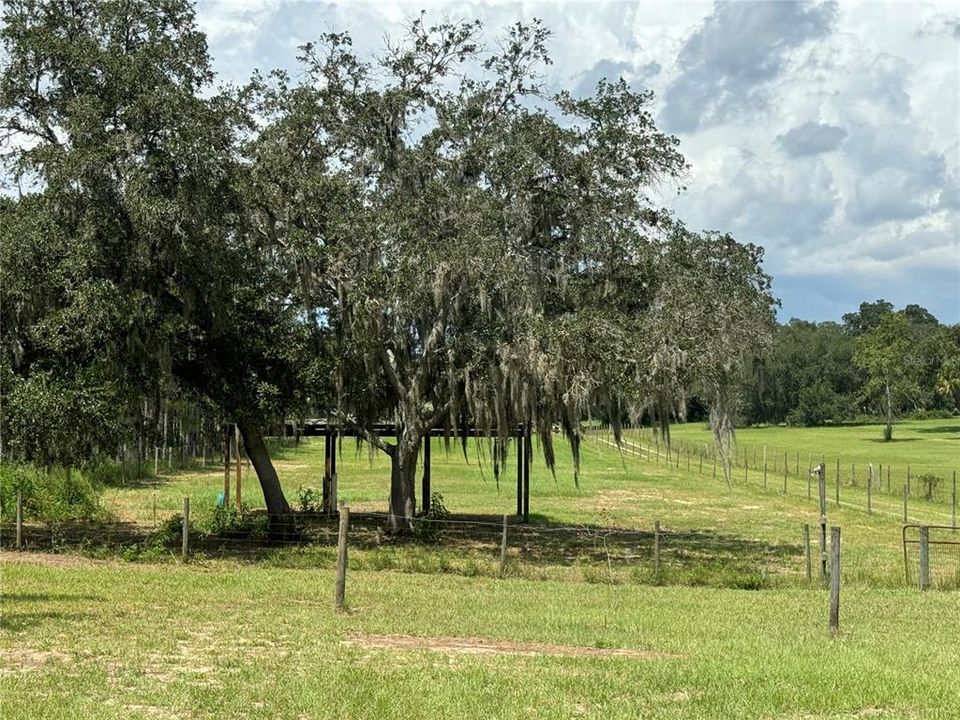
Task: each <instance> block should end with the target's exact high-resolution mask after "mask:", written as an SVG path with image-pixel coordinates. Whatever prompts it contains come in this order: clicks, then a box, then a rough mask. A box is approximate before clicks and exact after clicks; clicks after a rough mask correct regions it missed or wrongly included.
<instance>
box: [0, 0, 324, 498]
mask: <svg viewBox="0 0 960 720" xmlns="http://www.w3.org/2000/svg"><path fill="white" fill-rule="evenodd" d="M3 20H4V23H3V28H2V30H0V41H2V44H3V48H4V52H5V55H6V62H5V64H4V67H3V72H2V75H0V112H2V115H0V127H2V129H3V131H4V132H5V133H6V135H5V147H6V153H5V160H6V162H7V168H8V170H9V172H10V173H11V176H12V177H13V178H14V179H15V180H16V181H17V182H18V183H19V184H20V187H21V188H22V190H21V192H22V195H21V197H20V198H18V199H17V200H15V201H13V205H14V206H15V207H14V208H13V214H14V217H15V221H14V222H15V224H16V227H15V226H14V225H12V224H6V223H5V225H4V232H3V236H2V247H3V256H4V258H5V259H10V258H14V257H16V258H17V260H16V265H15V266H12V267H14V268H15V271H16V275H17V277H18V278H19V284H17V283H14V284H13V285H12V286H11V285H8V284H6V283H5V284H4V290H3V292H4V297H3V313H4V318H3V320H4V324H3V332H4V347H5V349H7V350H6V354H5V361H9V362H10V367H11V368H12V372H13V375H14V377H15V380H14V382H15V386H21V385H22V386H23V387H40V388H42V387H44V386H45V383H46V385H49V383H48V382H47V381H46V380H44V378H50V377H56V378H57V382H58V383H60V384H63V383H66V384H67V385H69V386H71V387H73V386H76V387H78V388H79V387H82V388H86V392H85V393H83V395H82V396H83V397H93V398H97V401H98V402H104V403H116V404H117V406H118V407H123V406H124V402H123V401H124V400H127V401H128V402H127V405H129V404H130V403H133V405H134V406H135V408H137V410H138V411H139V409H140V408H141V407H142V403H141V398H148V399H150V400H151V402H150V412H151V413H152V415H153V416H152V417H151V418H149V421H148V422H149V424H151V425H152V426H154V427H155V426H156V423H157V419H158V414H159V408H160V406H161V402H160V401H161V399H162V396H163V395H165V394H167V393H175V392H183V393H188V394H189V393H194V394H196V395H197V396H199V397H204V398H209V399H210V400H212V401H213V402H215V403H216V405H217V406H218V407H219V408H220V410H221V411H222V412H223V414H224V415H227V416H228V417H230V418H231V419H235V420H236V422H237V423H238V425H239V426H240V429H241V432H242V433H243V435H244V439H245V441H246V447H247V450H248V452H249V453H250V456H251V459H252V461H253V464H254V467H255V468H256V470H257V474H258V477H259V478H260V482H261V486H262V488H263V491H264V497H265V499H266V503H267V508H268V510H269V511H270V512H271V513H272V514H283V513H287V512H289V506H288V505H287V501H286V499H285V498H284V496H283V493H282V491H281V490H280V486H279V482H278V479H277V476H276V473H275V471H274V470H273V466H272V464H271V462H270V458H269V455H268V454H267V452H266V449H265V447H264V444H263V440H262V430H263V427H264V422H265V420H266V419H268V418H271V419H272V418H274V417H276V416H277V415H278V414H279V413H280V412H281V411H282V409H283V408H285V407H286V406H288V405H289V404H290V403H291V402H293V401H294V400H295V395H296V393H297V388H298V386H299V383H298V382H297V372H298V368H299V367H302V365H301V363H299V361H298V360H297V359H296V358H297V355H298V353H299V352H300V350H301V348H303V347H305V343H306V340H307V338H308V337H309V335H310V333H311V332H312V329H311V328H309V327H306V326H304V325H303V324H302V323H300V322H299V320H298V317H299V316H298V312H297V308H295V307H294V306H293V305H291V303H290V301H289V293H288V292H287V289H286V287H285V286H284V284H283V282H282V281H283V279H284V277H285V276H284V275H283V274H282V273H279V272H276V266H275V265H274V264H272V263H271V262H270V259H271V258H270V256H269V255H266V254H263V253H260V252H259V249H258V246H257V243H256V239H255V237H254V236H253V234H252V233H251V232H250V224H249V222H248V220H247V214H246V212H245V204H244V197H243V192H242V188H243V186H244V176H245V173H246V172H247V170H246V168H245V167H244V166H242V165H241V164H240V163H239V162H238V158H237V153H236V149H237V144H238V141H239V139H240V138H241V137H242V134H243V133H244V131H245V129H246V128H249V127H250V120H249V117H248V115H247V112H246V109H245V108H244V106H243V104H242V103H241V102H240V100H241V99H242V98H240V97H238V96H237V95H235V94H231V93H216V92H213V91H212V89H211V82H212V79H213V73H212V71H211V69H210V61H209V57H208V55H207V48H206V43H205V39H204V37H203V35H202V34H201V33H200V32H199V31H198V30H197V28H196V25H195V21H194V14H193V8H192V6H191V5H190V3H188V2H182V1H178V0H174V1H172V2H167V1H164V2H160V1H159V0H158V1H156V2H140V3H129V2H120V1H106V2H84V1H82V0H80V1H77V2H50V3H37V2H32V1H29V0H16V1H14V2H10V3H7V4H6V5H5V12H4V18H3ZM25 230H26V232H25ZM24 249H29V253H27V254H25V255H24V254H22V251H23V250H24ZM31 282H32V285H33V286H32V287H31V286H30V285H31ZM16 397H18V395H17V394H16V393H15V394H14V398H16ZM24 397H42V395H38V394H37V393H36V392H33V393H25V394H24ZM14 402H16V400H14ZM24 412H26V413H27V414H28V415H30V414H32V413H33V412H34V410H30V409H25V410H24ZM83 421H84V416H83V415H82V414H76V415H74V416H73V422H74V423H76V424H77V427H79V428H82V429H83V431H86V430H88V429H89V428H92V427H95V426H94V425H91V424H88V423H85V422H83ZM82 449H83V452H80V449H79V448H75V450H76V452H73V457H74V459H76V458H80V457H83V454H84V453H85V452H87V451H90V450H92V449H93V444H92V440H90V439H88V440H87V441H86V443H85V445H84V447H83V448H82ZM26 456H27V457H31V452H30V451H28V452H26ZM64 460H65V458H64Z"/></svg>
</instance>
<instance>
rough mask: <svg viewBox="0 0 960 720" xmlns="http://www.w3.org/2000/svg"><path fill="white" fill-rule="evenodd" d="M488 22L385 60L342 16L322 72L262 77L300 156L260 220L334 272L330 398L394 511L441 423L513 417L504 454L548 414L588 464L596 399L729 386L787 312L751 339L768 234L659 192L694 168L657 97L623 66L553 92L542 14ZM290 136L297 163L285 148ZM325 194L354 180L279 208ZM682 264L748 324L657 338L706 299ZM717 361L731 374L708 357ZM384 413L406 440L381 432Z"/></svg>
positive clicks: (617, 401)
mask: <svg viewBox="0 0 960 720" xmlns="http://www.w3.org/2000/svg"><path fill="white" fill-rule="evenodd" d="M479 32H480V28H479V24H477V23H452V24H440V25H436V26H433V27H428V26H427V25H425V24H424V22H423V20H422V18H421V19H418V20H416V21H414V22H413V23H412V25H411V28H410V31H409V33H408V35H407V36H406V37H405V38H403V39H402V40H401V41H400V42H399V43H397V44H390V45H388V47H387V50H386V53H385V54H384V55H383V56H381V57H378V58H374V59H373V60H372V61H370V62H366V61H364V60H362V59H360V58H358V57H357V56H356V55H354V53H353V52H352V49H351V44H350V39H349V37H348V36H346V35H343V34H330V35H327V36H325V37H324V38H322V40H321V42H320V43H319V44H316V45H307V46H305V47H304V49H303V50H304V51H303V56H302V60H303V62H304V64H305V69H306V72H305V73H304V77H305V78H306V80H305V82H304V83H302V84H300V85H298V86H296V87H291V86H290V85H289V81H288V79H287V77H286V76H285V75H284V74H282V73H275V74H273V76H272V78H268V80H267V82H266V83H265V88H264V90H263V97H264V98H265V102H266V104H267V105H268V108H269V109H268V112H267V113H266V115H267V116H268V117H269V118H270V122H269V125H268V126H267V127H266V128H265V129H264V131H263V133H262V136H261V137H262V138H263V140H264V141H263V142H258V143H255V146H256V147H255V148H254V151H255V152H257V153H265V154H267V155H272V156H274V157H276V158H278V159H277V160H276V162H273V163H271V165H270V167H272V168H277V169H278V172H277V173H276V175H275V176H273V177H266V176H264V177H263V178H262V180H264V181H265V182H266V183H267V184H268V187H269V188H271V189H270V190H269V191H267V192H265V193H263V196H264V197H274V198H276V199H277V201H276V204H275V206H274V207H270V208H263V213H262V221H263V223H264V225H265V226H266V227H267V228H269V230H270V231H271V232H273V231H278V232H277V235H276V242H277V245H279V246H281V247H282V248H283V249H282V250H280V251H279V252H281V253H285V254H288V255H289V257H290V258H291V261H292V262H293V264H294V265H296V266H297V268H298V269H299V270H298V272H299V273H300V274H301V275H304V274H306V276H307V277H308V280H307V282H305V283H304V284H305V285H308V286H310V287H312V288H315V289H317V293H316V294H315V295H313V298H314V302H316V303H318V305H316V306H314V307H313V308H312V312H314V313H315V315H316V316H317V317H322V318H323V322H324V323H326V324H328V326H329V327H330V330H331V337H333V338H335V339H336V352H335V356H336V358H337V362H338V373H337V377H338V381H337V386H338V395H337V401H336V403H335V406H334V407H333V408H332V410H333V411H334V412H335V413H336V414H337V417H339V418H340V421H341V422H343V423H345V424H348V425H350V426H352V427H353V428H355V429H356V430H358V431H359V432H360V433H362V435H363V437H364V438H365V439H366V440H367V441H368V442H369V443H370V444H371V446H372V447H375V448H377V449H379V450H381V451H383V452H384V453H386V454H387V455H389V456H390V458H391V464H392V480H391V493H390V523H391V526H392V527H393V528H394V529H399V528H402V527H403V526H405V525H406V524H408V523H409V522H410V520H411V518H412V517H413V513H414V511H415V507H416V502H415V497H414V482H413V479H414V478H413V473H414V469H415V467H416V462H417V455H418V453H419V448H420V445H421V443H422V439H423V437H424V436H425V435H426V433H427V432H428V431H429V429H430V428H431V427H432V426H434V425H437V424H441V425H443V426H445V427H446V428H447V429H448V431H449V432H450V433H451V434H457V433H460V434H461V436H462V432H461V430H462V429H463V428H464V426H466V425H468V424H474V425H477V426H478V427H482V428H486V429H488V430H491V431H495V432H496V433H497V436H498V437H497V438H496V440H495V442H494V443H493V446H492V457H493V465H494V471H495V473H496V472H498V470H499V467H500V465H501V464H502V462H503V460H504V459H505V457H506V451H507V447H508V446H509V438H510V436H511V435H512V434H513V429H514V428H515V427H516V426H517V424H518V423H523V424H524V426H525V427H527V428H532V429H535V430H536V431H537V435H538V438H539V440H540V443H541V445H542V448H543V451H544V457H545V461H546V463H547V465H548V466H549V467H551V468H552V467H553V462H554V448H553V428H554V426H555V425H558V426H560V427H561V428H562V430H563V432H564V434H565V435H566V437H567V438H568V440H569V441H570V444H571V447H572V450H573V455H574V460H575V466H576V465H577V463H578V461H579V439H580V436H579V424H580V420H581V418H583V417H585V416H586V415H587V414H588V413H589V412H590V409H591V408H592V407H596V406H597V404H598V403H602V404H607V405H610V406H617V407H625V406H626V405H627V404H635V405H638V406H639V405H647V406H648V405H651V404H652V403H656V407H657V408H663V407H667V406H668V405H670V404H672V403H674V402H675V398H674V396H675V395H676V394H677V393H680V392H682V391H683V388H684V387H685V386H686V385H688V384H690V383H693V382H701V383H704V384H706V383H708V382H709V384H710V388H711V390H712V391H713V392H714V395H712V396H711V397H712V399H715V398H719V397H720V395H719V393H720V392H721V390H722V392H723V393H729V392H732V390H730V385H731V383H732V382H733V378H734V377H735V367H736V366H737V364H738V362H739V360H740V359H741V358H742V357H743V355H744V354H748V353H749V352H750V350H751V349H752V348H753V347H754V345H755V343H754V342H753V340H755V339H756V338H757V337H762V336H763V335H764V328H765V327H766V325H763V324H760V325H757V324H755V323H754V320H755V319H756V315H755V314H753V313H752V312H750V311H749V310H748V311H746V312H745V313H744V316H743V319H742V320H741V322H742V326H741V327H742V330H743V332H742V333H740V334H739V335H737V334H736V333H735V332H733V329H734V328H733V325H732V324H731V323H730V322H729V317H731V316H732V315H733V314H736V313H737V312H739V311H740V310H741V309H743V308H741V305H740V303H741V302H744V301H747V302H750V303H753V306H752V307H756V308H757V309H758V310H759V311H762V312H761V313H760V314H761V315H763V313H765V315H763V320H764V322H766V321H768V320H769V318H770V317H771V315H770V302H771V298H770V297H769V295H768V290H769V279H768V278H766V276H765V275H763V274H762V272H761V271H760V270H759V253H758V252H757V251H756V249H751V250H749V251H748V252H747V253H746V255H745V256H743V257H745V258H746V260H747V262H746V263H745V264H744V262H743V257H741V255H739V254H738V253H740V248H739V246H737V244H736V243H734V242H733V241H732V239H730V238H729V237H726V236H722V237H721V236H709V237H707V236H704V237H703V238H697V237H695V236H693V235H691V234H689V233H687V232H686V231H685V230H683V229H682V228H680V226H679V225H678V224H677V223H675V222H674V221H673V220H672V219H671V218H670V217H669V216H668V215H666V214H665V213H663V212H661V211H658V210H656V209H655V208H654V207H653V205H652V203H651V202H650V201H649V200H648V199H647V198H646V196H645V195H644V189H645V188H649V187H651V186H652V185H653V184H655V183H657V182H659V181H661V180H664V179H669V178H676V177H677V176H678V175H679V174H680V173H681V172H682V171H683V170H684V167H685V166H684V163H683V159H682V157H681V156H680V155H679V153H678V152H677V151H676V144H677V141H676V140H675V139H674V138H671V137H669V136H666V135H664V134H662V133H660V132H659V131H657V129H656V127H655V126H654V123H653V119H652V116H651V114H650V112H649V106H650V103H651V96H650V95H649V94H648V93H637V92H634V91H632V90H631V89H630V88H629V87H628V86H627V85H626V83H624V82H622V81H621V82H617V83H607V82H601V83H600V85H599V86H598V88H597V91H596V94H595V95H594V96H592V97H588V98H583V99H574V98H572V97H571V96H569V95H567V94H565V93H560V94H557V95H553V96H547V95H545V94H544V93H542V92H541V89H540V87H539V85H538V82H537V76H536V73H537V68H538V66H540V65H542V64H543V63H546V62H548V61H549V58H548V56H547V53H546V50H545V41H546V39H547V33H546V31H545V30H544V29H543V28H542V27H541V26H540V25H539V24H537V23H534V24H532V25H529V26H524V25H517V26H514V27H512V28H510V29H509V30H508V32H507V33H506V35H505V37H504V38H503V39H502V41H501V42H500V43H499V48H500V49H499V51H498V52H496V53H494V54H491V55H487V54H482V53H481V51H480V50H479V46H478V37H479ZM468 68H469V70H470V71H469V72H467V69H468ZM290 148H296V156H297V159H296V160H294V161H292V162H286V161H284V160H282V159H280V158H281V157H282V156H283V155H284V153H288V152H289V149H290ZM280 188H285V189H286V191H285V192H282V193H281V192H279V189H280ZM316 193H320V194H321V195H323V196H324V197H326V198H327V199H331V198H339V199H338V200H336V201H334V202H333V203H332V204H331V205H330V206H332V207H335V208H336V212H335V213H325V212H316V211H313V212H309V211H307V209H306V208H303V209H302V210H301V209H300V204H299V202H298V201H294V203H293V212H292V218H293V220H292V221H291V220H289V219H288V216H287V215H285V214H283V213H282V212H280V210H281V208H282V207H283V200H282V198H283V197H284V196H288V197H291V196H292V197H294V198H299V197H306V196H311V195H314V194H316ZM680 238H685V239H687V243H686V245H684V247H685V248H687V249H688V250H691V254H690V255H686V254H685V253H684V252H683V251H681V249H680V248H679V243H680ZM291 248H292V249H293V252H290V250H291ZM694 249H695V250H696V252H693V250H694ZM318 268H320V270H318ZM681 268H682V269H684V270H685V271H686V275H685V277H687V278H697V279H699V280H701V281H702V283H701V284H704V283H707V281H708V280H709V281H710V282H709V283H707V284H709V285H710V287H711V288H712V289H715V290H717V291H718V295H720V296H723V297H726V298H728V299H726V300H722V301H718V302H716V303H714V306H713V308H712V310H713V314H712V315H711V317H712V318H713V319H714V320H716V319H718V318H721V317H722V318H724V320H725V323H724V325H723V328H729V329H730V330H731V332H715V331H716V330H717V328H716V327H711V328H709V332H708V331H707V330H708V328H706V327H705V326H704V325H703V324H701V325H699V326H698V329H699V330H702V331H703V332H701V333H700V334H699V335H698V336H692V338H693V339H692V340H691V341H690V342H689V343H687V344H685V345H683V346H682V348H679V349H678V348H675V347H673V346H672V345H670V343H667V344H663V343H661V345H660V349H659V350H658V348H657V343H660V341H663V340H664V339H665V338H667V337H668V336H669V335H670V334H671V333H674V332H675V331H676V327H675V326H671V325H670V319H671V318H674V319H675V318H676V317H678V316H679V315H680V314H685V315H687V316H690V317H694V316H696V315H697V312H698V308H699V304H700V302H701V301H700V299H699V297H698V295H697V293H696V291H695V289H692V288H691V287H690V286H689V285H684V284H683V283H679V282H672V281H669V279H670V278H671V277H673V276H674V274H675V271H679V270H680V269H681ZM744 280H746V281H747V283H748V288H747V289H745V290H744V291H743V292H733V293H728V292H727V291H729V290H731V289H739V285H738V284H739V283H742V282H744ZM667 306H669V307H670V308H671V314H670V315H669V316H668V315H667V313H665V312H660V311H658V309H659V308H665V307H667ZM691 322H692V321H691ZM751 333H752V337H747V336H748V335H750V334H751ZM705 338H710V339H712V340H714V341H717V340H718V339H720V338H722V339H723V342H718V343H717V344H716V345H715V346H711V345H710V344H709V343H705V342H704V339H705ZM734 338H736V339H737V340H742V341H743V342H741V343H740V344H739V345H737V346H736V347H733V345H734V344H735V342H734ZM680 352H682V353H687V358H686V359H685V360H684V362H683V363H680V364H677V365H676V367H671V366H670V362H671V361H670V359H669V356H671V355H676V354H677V353H680ZM721 355H722V356H723V357H722V359H721V358H720V356H721ZM716 362H719V363H721V364H722V365H723V367H724V368H725V369H726V370H725V372H723V373H715V374H711V373H710V372H709V370H710V368H711V366H712V364H713V363H716ZM681 366H682V367H681ZM724 397H726V395H724ZM723 413H724V417H728V413H727V410H726V409H724V410H723ZM386 418H393V419H395V420H396V422H397V425H398V428H399V432H398V437H397V438H395V439H394V438H383V437H380V436H378V435H377V434H376V432H375V430H374V426H375V423H376V422H378V421H381V420H383V419H386Z"/></svg>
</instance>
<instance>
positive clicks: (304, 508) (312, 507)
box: [297, 485, 323, 513]
mask: <svg viewBox="0 0 960 720" xmlns="http://www.w3.org/2000/svg"><path fill="white" fill-rule="evenodd" d="M297 503H298V504H299V505H300V512H304V513H310V512H320V510H321V509H322V508H323V493H321V492H320V491H319V490H317V489H316V488H312V487H303V486H302V485H301V486H300V487H299V488H297Z"/></svg>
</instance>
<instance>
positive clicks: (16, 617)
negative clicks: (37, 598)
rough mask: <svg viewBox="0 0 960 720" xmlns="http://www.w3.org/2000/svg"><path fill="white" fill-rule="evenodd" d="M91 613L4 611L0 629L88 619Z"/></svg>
mask: <svg viewBox="0 0 960 720" xmlns="http://www.w3.org/2000/svg"><path fill="white" fill-rule="evenodd" d="M92 617H93V615H92V614H91V613H64V612H9V611H8V612H4V613H3V615H2V616H0V630H6V631H9V632H20V631H22V630H26V629H28V628H32V627H36V626H37V625H42V624H43V623H44V622H48V621H50V620H67V621H70V622H76V621H78V620H89V619H90V618H92Z"/></svg>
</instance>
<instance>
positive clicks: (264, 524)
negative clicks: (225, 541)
mask: <svg viewBox="0 0 960 720" xmlns="http://www.w3.org/2000/svg"><path fill="white" fill-rule="evenodd" d="M269 524H270V518H269V517H268V516H267V515H264V514H262V513H253V512H251V511H250V508H249V507H247V506H246V505H243V506H242V507H240V508H239V509H237V508H235V507H221V506H219V505H218V506H217V507H215V508H214V509H213V515H212V516H211V517H210V521H209V523H208V524H207V525H206V526H204V527H201V528H200V532H201V533H203V534H205V535H212V536H214V537H221V538H250V539H255V540H264V539H265V538H266V537H267V532H268V530H269Z"/></svg>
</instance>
